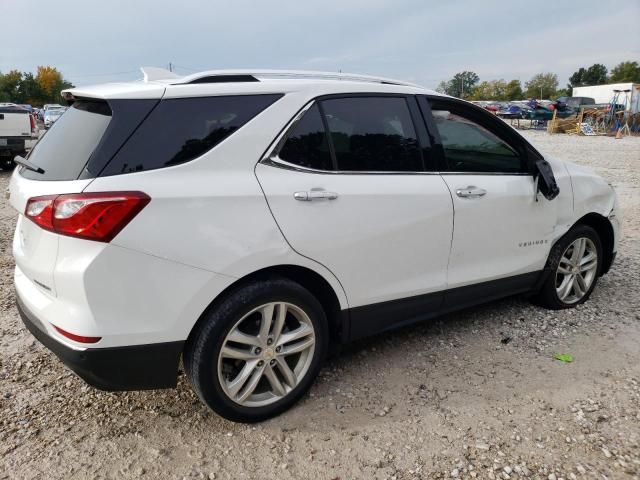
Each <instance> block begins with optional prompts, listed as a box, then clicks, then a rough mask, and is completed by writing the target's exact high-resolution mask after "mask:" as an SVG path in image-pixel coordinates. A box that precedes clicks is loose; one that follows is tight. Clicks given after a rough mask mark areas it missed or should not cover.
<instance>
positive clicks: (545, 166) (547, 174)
mask: <svg viewBox="0 0 640 480" xmlns="http://www.w3.org/2000/svg"><path fill="white" fill-rule="evenodd" d="M535 184H536V187H535V188H536V191H535V195H536V198H537V196H538V192H540V193H541V194H542V195H543V196H544V198H546V199H547V200H553V199H554V198H556V197H557V196H558V194H559V193H560V188H559V187H558V184H557V183H556V177H554V176H553V170H552V169H551V165H549V162H547V161H546V160H538V161H537V162H536V179H535Z"/></svg>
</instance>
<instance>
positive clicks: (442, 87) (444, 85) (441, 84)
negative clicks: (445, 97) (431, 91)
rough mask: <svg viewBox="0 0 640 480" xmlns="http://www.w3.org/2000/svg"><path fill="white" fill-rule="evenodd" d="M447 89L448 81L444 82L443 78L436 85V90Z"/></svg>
mask: <svg viewBox="0 0 640 480" xmlns="http://www.w3.org/2000/svg"><path fill="white" fill-rule="evenodd" d="M448 89H449V83H448V82H445V81H444V80H443V81H442V82H440V83H439V84H438V86H437V87H436V92H439V93H447V90H448Z"/></svg>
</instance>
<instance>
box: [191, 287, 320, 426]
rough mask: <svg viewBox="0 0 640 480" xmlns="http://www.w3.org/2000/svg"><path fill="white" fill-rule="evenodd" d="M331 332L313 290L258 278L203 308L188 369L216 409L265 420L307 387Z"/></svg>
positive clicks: (230, 416)
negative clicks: (207, 307)
mask: <svg viewBox="0 0 640 480" xmlns="http://www.w3.org/2000/svg"><path fill="white" fill-rule="evenodd" d="M328 339H329V336H328V327H327V318H326V315H325V313H324V310H323V308H322V306H321V304H320V302H318V300H317V299H316V298H315V297H314V296H313V295H312V294H311V293H310V292H309V291H308V290H306V289H305V288H303V287H302V286H300V285H299V284H297V283H295V282H293V281H291V280H288V279H285V278H273V279H270V280H264V281H259V282H254V283H250V284H247V285H244V286H242V287H240V288H238V289H237V290H235V291H233V292H232V293H231V294H229V295H227V296H225V297H224V298H223V300H222V301H221V302H220V303H219V304H217V305H215V306H214V307H213V308H212V309H211V310H210V311H207V312H206V313H205V315H204V317H203V318H202V319H201V320H200V322H199V323H198V325H197V326H196V328H195V330H194V331H193V332H192V333H191V335H190V336H189V339H188V340H187V344H186V347H185V352H184V356H183V359H184V366H185V371H186V373H187V375H188V376H189V379H190V381H191V384H192V386H193V389H194V391H195V392H196V393H197V395H198V396H199V397H200V399H201V400H202V401H203V402H204V403H205V404H206V405H207V406H208V407H209V408H211V409H212V410H213V411H214V412H216V413H217V414H218V415H220V416H222V417H224V418H226V419H228V420H232V421H236V422H246V423H251V422H259V421H263V420H266V419H268V418H271V417H274V416H276V415H279V414H280V413H282V412H284V411H285V410H287V409H289V408H290V407H291V406H292V405H293V404H294V403H296V402H297V401H298V400H299V399H300V398H301V397H302V396H303V395H304V394H305V393H306V392H307V390H308V389H309V388H310V387H311V384H312V383H313V381H314V379H315V378H316V376H317V375H318V372H319V371H320V368H321V366H322V362H323V360H324V358H325V355H326V351H327V345H328Z"/></svg>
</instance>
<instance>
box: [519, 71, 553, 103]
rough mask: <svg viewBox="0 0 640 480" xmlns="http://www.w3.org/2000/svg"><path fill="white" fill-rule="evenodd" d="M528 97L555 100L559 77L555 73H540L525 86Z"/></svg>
mask: <svg viewBox="0 0 640 480" xmlns="http://www.w3.org/2000/svg"><path fill="white" fill-rule="evenodd" d="M524 87H525V89H526V96H527V97H529V98H540V99H543V98H554V97H555V96H556V91H557V90H558V75H556V74H555V73H538V74H537V75H534V76H533V77H531V80H529V81H528V82H526V83H525V84H524Z"/></svg>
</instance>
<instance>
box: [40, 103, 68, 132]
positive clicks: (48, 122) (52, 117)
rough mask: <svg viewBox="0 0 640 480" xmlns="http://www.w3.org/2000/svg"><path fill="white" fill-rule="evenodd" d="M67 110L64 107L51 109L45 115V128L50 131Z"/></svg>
mask: <svg viewBox="0 0 640 480" xmlns="http://www.w3.org/2000/svg"><path fill="white" fill-rule="evenodd" d="M65 111H66V110H65V109H64V108H63V107H60V108H57V107H49V108H48V109H47V111H46V112H45V114H44V128H45V129H46V130H48V129H49V128H51V127H52V125H53V124H54V123H56V121H58V119H59V118H60V117H61V116H62V114H63V113H64V112H65Z"/></svg>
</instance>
